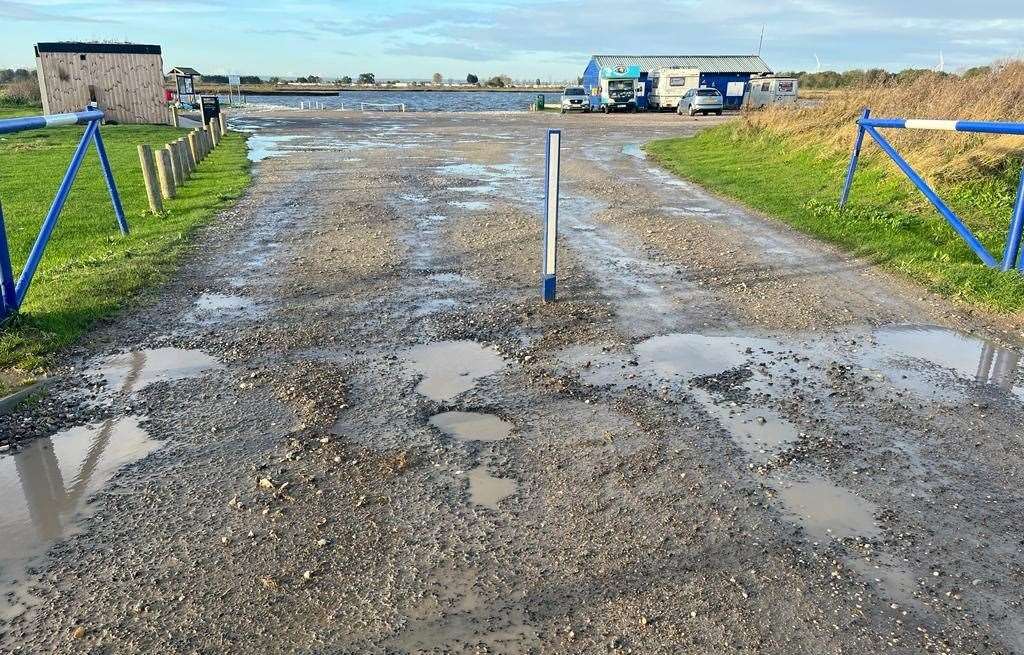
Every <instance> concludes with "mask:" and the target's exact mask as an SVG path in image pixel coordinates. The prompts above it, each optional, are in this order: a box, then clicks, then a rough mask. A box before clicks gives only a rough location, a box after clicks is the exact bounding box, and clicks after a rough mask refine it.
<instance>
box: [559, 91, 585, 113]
mask: <svg viewBox="0 0 1024 655" xmlns="http://www.w3.org/2000/svg"><path fill="white" fill-rule="evenodd" d="M561 111H562V113H563V114H564V113H565V112H567V111H582V112H589V111H590V96H588V95H587V92H586V91H585V90H584V89H583V87H581V86H568V87H566V88H565V91H562V102H561Z"/></svg>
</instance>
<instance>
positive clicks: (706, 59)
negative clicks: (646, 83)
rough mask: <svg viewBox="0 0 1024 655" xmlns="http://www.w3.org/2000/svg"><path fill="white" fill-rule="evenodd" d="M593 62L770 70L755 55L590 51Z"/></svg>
mask: <svg viewBox="0 0 1024 655" xmlns="http://www.w3.org/2000/svg"><path fill="white" fill-rule="evenodd" d="M594 59H596V60H597V65H598V66H600V67H602V68H604V67H606V66H612V67H614V66H639V67H640V70H642V71H645V72H648V73H649V72H651V71H652V70H655V69H656V68H696V69H697V70H699V71H700V72H702V73H771V72H772V69H771V68H769V67H768V64H766V63H765V62H764V59H761V57H759V56H758V55H594Z"/></svg>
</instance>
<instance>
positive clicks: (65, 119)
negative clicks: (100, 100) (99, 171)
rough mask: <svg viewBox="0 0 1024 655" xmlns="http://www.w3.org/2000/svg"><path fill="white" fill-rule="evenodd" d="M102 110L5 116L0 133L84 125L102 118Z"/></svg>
mask: <svg viewBox="0 0 1024 655" xmlns="http://www.w3.org/2000/svg"><path fill="white" fill-rule="evenodd" d="M102 118H103V112H102V111H100V110H99V109H91V108H90V109H86V110H85V111H80V112H76V113H74V114H49V115H47V116H25V117H23V118H6V119H4V120H0V134H12V133H14V132H24V131H25V130H40V129H42V128H44V127H61V126H64V125H84V124H86V123H91V122H93V121H98V120H102Z"/></svg>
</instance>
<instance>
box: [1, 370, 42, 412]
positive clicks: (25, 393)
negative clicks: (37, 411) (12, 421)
mask: <svg viewBox="0 0 1024 655" xmlns="http://www.w3.org/2000/svg"><path fill="white" fill-rule="evenodd" d="M54 381H55V379H54V378H42V379H40V380H36V381H35V382H33V383H32V384H30V385H28V386H27V387H24V388H22V389H19V390H17V391H15V392H14V393H12V394H10V395H7V396H4V397H3V398H0V414H9V413H10V412H12V411H14V408H15V407H17V406H18V405H20V404H21V403H22V402H23V401H24V400H26V399H27V398H29V397H30V396H32V395H34V394H36V393H38V392H40V391H44V390H45V389H46V388H47V387H49V386H50V385H51V384H53V383H54Z"/></svg>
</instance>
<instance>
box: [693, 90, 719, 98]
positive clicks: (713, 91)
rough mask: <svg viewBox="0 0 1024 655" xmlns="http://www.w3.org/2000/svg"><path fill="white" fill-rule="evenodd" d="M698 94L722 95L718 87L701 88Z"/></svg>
mask: <svg viewBox="0 0 1024 655" xmlns="http://www.w3.org/2000/svg"><path fill="white" fill-rule="evenodd" d="M697 95H699V96H720V95H722V94H721V93H719V92H718V90H717V89H700V90H699V91H697Z"/></svg>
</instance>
